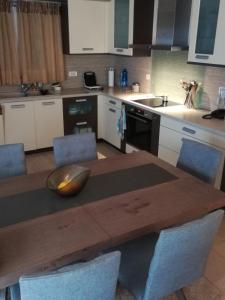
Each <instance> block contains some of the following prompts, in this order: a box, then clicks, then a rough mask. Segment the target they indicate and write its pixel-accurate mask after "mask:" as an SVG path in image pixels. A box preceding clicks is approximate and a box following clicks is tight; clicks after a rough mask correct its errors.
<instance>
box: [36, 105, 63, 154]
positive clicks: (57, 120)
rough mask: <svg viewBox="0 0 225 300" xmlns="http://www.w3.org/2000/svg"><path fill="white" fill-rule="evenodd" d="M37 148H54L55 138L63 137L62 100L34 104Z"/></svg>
mask: <svg viewBox="0 0 225 300" xmlns="http://www.w3.org/2000/svg"><path fill="white" fill-rule="evenodd" d="M34 112H35V129H36V141H37V148H38V149H41V148H48V147H52V141H53V138H55V137H59V136H63V135H64V134H63V109H62V100H61V99H51V100H41V101H35V102H34Z"/></svg>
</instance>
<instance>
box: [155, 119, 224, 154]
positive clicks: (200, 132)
mask: <svg viewBox="0 0 225 300" xmlns="http://www.w3.org/2000/svg"><path fill="white" fill-rule="evenodd" d="M161 126H162V127H166V128H169V129H171V130H173V131H177V132H179V133H181V134H182V136H185V137H187V138H190V139H192V138H193V139H196V140H199V141H200V142H203V143H207V144H210V145H213V146H216V147H219V148H222V149H225V138H224V137H223V136H220V135H218V134H214V133H212V132H209V131H207V130H204V129H200V128H197V127H195V126H193V125H189V124H187V123H184V122H179V121H176V120H173V119H170V118H164V117H162V118H161ZM160 130H161V129H160ZM164 138H165V136H164ZM167 139H170V136H169V137H167ZM170 143H171V142H170Z"/></svg>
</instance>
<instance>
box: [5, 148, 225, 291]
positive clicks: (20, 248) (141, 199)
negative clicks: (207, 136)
mask: <svg viewBox="0 0 225 300" xmlns="http://www.w3.org/2000/svg"><path fill="white" fill-rule="evenodd" d="M80 165H83V166H87V167H89V168H90V169H91V177H90V179H89V181H90V183H89V181H88V183H87V185H86V186H85V187H84V189H83V190H82V191H81V193H80V194H79V195H77V196H75V197H72V198H60V196H58V195H56V194H54V193H52V192H51V191H48V190H47V188H46V178H47V176H48V174H49V173H50V171H44V172H41V173H35V174H29V175H25V176H18V177H13V178H8V179H4V180H1V181H0V289H2V288H5V287H7V286H10V285H12V284H14V283H16V282H18V280H19V278H20V276H23V275H27V274H31V273H34V272H42V271H46V270H52V269H55V268H58V267H61V266H63V265H65V264H69V263H72V262H76V261H80V260H85V259H88V258H90V257H93V256H94V255H97V254H98V253H100V252H101V251H103V250H106V249H108V248H111V247H115V246H117V245H120V244H122V243H124V242H126V241H129V240H132V239H135V238H138V237H141V236H143V235H146V234H149V233H152V232H158V231H160V230H161V229H162V228H166V227H171V226H175V225H179V224H182V223H184V222H187V221H190V220H193V219H195V218H199V217H201V216H203V215H205V214H207V213H208V212H210V211H213V210H216V209H219V208H221V207H225V194H224V193H223V192H221V191H219V190H216V189H214V188H213V187H212V186H210V185H208V184H206V183H204V182H202V181H200V180H199V179H197V178H195V177H193V176H191V175H189V174H188V173H186V172H183V171H182V170H180V169H178V168H175V167H173V166H171V165H169V164H168V163H165V162H163V161H162V160H160V159H158V158H157V157H155V156H153V155H151V154H150V153H147V152H144V151H140V152H136V153H132V154H123V155H116V156H113V157H110V158H107V159H102V160H96V161H90V162H86V163H80ZM199 238H201V237H199Z"/></svg>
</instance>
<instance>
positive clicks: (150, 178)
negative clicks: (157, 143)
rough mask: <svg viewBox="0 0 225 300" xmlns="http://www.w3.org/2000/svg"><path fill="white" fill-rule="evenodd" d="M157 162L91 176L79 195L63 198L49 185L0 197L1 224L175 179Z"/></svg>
mask: <svg viewBox="0 0 225 300" xmlns="http://www.w3.org/2000/svg"><path fill="white" fill-rule="evenodd" d="M176 178H177V177H175V176H174V175H172V174H170V173H169V172H167V171H166V170H164V169H162V168H161V167H159V166H157V165H155V164H146V165H142V166H138V167H133V168H128V169H123V170H119V171H115V172H111V173H106V174H101V175H97V176H92V177H90V179H89V180H88V182H87V184H86V186H85V187H84V189H83V190H82V191H81V192H80V194H78V195H76V196H74V197H70V198H64V197H61V196H59V195H57V194H55V193H53V192H51V191H49V190H48V189H47V188H42V189H38V190H33V191H29V192H25V193H20V194H16V195H12V196H8V197H4V198H3V197H2V198H0V227H5V226H8V225H11V224H15V223H18V222H21V221H26V220H29V219H33V218H37V217H41V216H44V215H48V214H52V213H55V212H57V211H60V210H64V209H68V208H71V207H75V206H79V205H83V204H87V203H90V202H93V201H98V200H100V199H104V198H108V197H111V196H115V195H119V194H123V193H127V192H131V191H134V190H138V189H142V188H146V187H150V186H154V185H157V184H160V183H164V182H168V181H171V180H174V179H176Z"/></svg>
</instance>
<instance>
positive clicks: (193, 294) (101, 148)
mask: <svg viewBox="0 0 225 300" xmlns="http://www.w3.org/2000/svg"><path fill="white" fill-rule="evenodd" d="M116 154H121V153H120V152H119V151H118V150H116V149H115V148H113V147H111V146H109V145H107V144H105V143H100V144H98V158H99V159H102V158H105V157H109V156H112V155H116ZM27 166H28V172H29V173H34V172H38V171H42V170H46V169H52V168H53V167H54V160H53V154H52V152H51V151H49V152H41V153H37V154H29V155H27ZM184 291H185V295H186V297H187V299H188V300H225V218H224V220H223V223H222V226H221V228H220V230H219V232H218V235H217V237H216V240H215V243H214V246H213V249H212V251H211V253H210V256H209V259H208V263H207V266H206V270H205V274H204V277H202V278H201V279H200V280H198V281H197V282H195V283H193V284H192V285H191V286H188V287H186V288H185V289H184ZM165 299H166V300H175V299H176V297H175V296H174V295H171V296H169V297H167V298H165ZM116 300H134V298H133V296H132V295H131V294H130V293H129V292H128V291H127V290H126V289H124V288H122V287H119V288H118V293H117V298H116Z"/></svg>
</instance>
